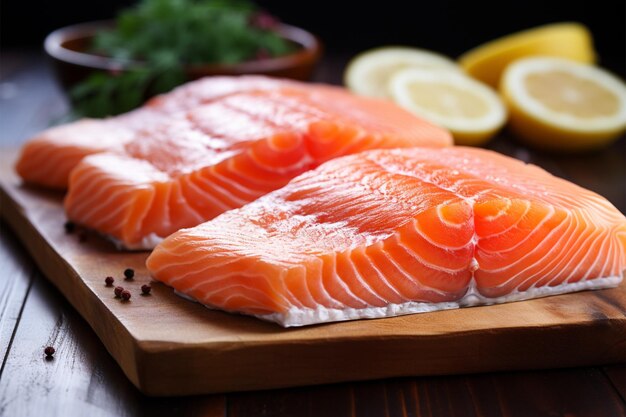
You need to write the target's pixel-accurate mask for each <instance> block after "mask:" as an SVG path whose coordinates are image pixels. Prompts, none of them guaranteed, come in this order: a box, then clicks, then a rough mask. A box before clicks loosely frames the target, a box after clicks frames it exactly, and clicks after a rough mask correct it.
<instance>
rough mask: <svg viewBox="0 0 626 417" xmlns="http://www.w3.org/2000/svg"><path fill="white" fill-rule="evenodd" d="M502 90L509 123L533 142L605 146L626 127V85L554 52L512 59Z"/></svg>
mask: <svg viewBox="0 0 626 417" xmlns="http://www.w3.org/2000/svg"><path fill="white" fill-rule="evenodd" d="M501 92H502V95H503V97H504V99H505V102H506V103H507V105H508V106H509V111H510V127H511V129H512V130H513V131H514V132H515V133H516V134H517V135H518V136H520V138H522V139H524V140H525V141H526V142H528V143H530V144H531V145H535V146H538V147H541V148H545V149H552V150H570V151H576V150H585V149H592V148H598V147H601V146H603V145H605V144H607V143H608V142H610V141H611V140H613V139H615V138H616V137H618V136H619V135H620V134H621V133H623V132H624V131H625V130H626V86H625V84H624V82H623V81H621V80H620V79H618V78H617V77H615V76H613V75H612V74H610V73H608V72H607V71H604V70H602V69H600V68H597V67H594V66H591V65H585V64H580V63H577V62H573V61H569V60H565V59H559V58H552V57H534V58H526V59H522V60H519V61H516V62H515V63H513V64H511V66H509V67H508V68H507V70H506V71H505V73H504V75H503V77H502V84H501Z"/></svg>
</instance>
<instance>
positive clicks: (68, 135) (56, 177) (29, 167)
mask: <svg viewBox="0 0 626 417" xmlns="http://www.w3.org/2000/svg"><path fill="white" fill-rule="evenodd" d="M285 86H289V87H290V88H301V89H310V88H311V87H310V86H309V85H308V84H304V83H298V82H295V81H288V80H279V79H272V78H267V77H261V76H242V77H209V78H204V79H201V80H198V81H194V82H190V83H187V84H185V85H183V86H181V87H178V88H176V89H174V90H173V91H172V92H170V93H168V94H163V95H160V96H157V97H155V98H153V99H151V100H150V101H148V103H146V105H145V106H144V107H141V108H139V109H137V110H133V111H131V112H129V113H126V114H123V115H120V116H117V117H111V118H107V119H82V120H78V121H76V122H72V123H68V124H65V125H62V126H58V127H53V128H50V129H47V130H44V131H43V132H41V133H39V134H37V135H36V136H35V137H34V138H32V139H30V140H29V141H28V142H27V143H26V144H25V145H24V147H23V148H22V153H21V155H20V158H19V160H18V162H17V165H16V170H17V172H18V174H19V175H20V177H22V179H23V180H24V181H26V182H28V183H31V184H36V185H40V186H44V187H49V188H55V189H65V188H67V183H68V178H69V174H70V172H71V171H72V169H74V167H75V166H76V165H78V163H79V162H80V161H81V160H82V159H83V158H84V157H85V156H87V155H91V154H94V153H99V152H104V151H119V150H122V149H123V146H124V144H126V143H127V142H129V141H130V140H131V139H133V137H134V136H135V134H136V132H137V131H139V130H141V129H144V128H147V127H150V126H152V125H154V124H157V123H159V122H161V121H163V120H164V119H167V118H168V117H169V116H171V115H173V114H176V113H178V112H181V111H186V110H190V109H193V108H194V107H197V106H199V105H201V104H203V103H210V102H211V101H213V100H216V99H218V98H221V97H224V96H227V95H229V94H234V93H238V92H242V91H258V90H272V89H276V88H281V87H285ZM317 88H321V87H319V86H317ZM326 88H331V87H326Z"/></svg>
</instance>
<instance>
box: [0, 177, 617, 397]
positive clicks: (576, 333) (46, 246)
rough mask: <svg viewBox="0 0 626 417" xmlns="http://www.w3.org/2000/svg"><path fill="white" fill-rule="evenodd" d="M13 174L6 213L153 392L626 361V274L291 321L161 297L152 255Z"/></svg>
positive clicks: (130, 372)
mask: <svg viewBox="0 0 626 417" xmlns="http://www.w3.org/2000/svg"><path fill="white" fill-rule="evenodd" d="M4 178H6V177H4ZM11 184H14V183H11V182H4V184H3V187H4V189H5V191H6V192H8V193H9V196H8V197H10V200H8V202H9V203H11V201H14V202H15V203H16V204H6V205H5V206H6V209H5V210H4V211H3V213H2V214H3V216H7V217H8V218H9V219H10V220H11V224H12V225H13V226H14V227H15V228H16V230H17V231H18V232H19V233H18V234H19V235H20V239H22V240H23V241H24V242H25V244H26V246H27V247H28V249H29V251H30V252H31V254H32V255H33V256H34V258H35V260H36V261H37V262H38V264H39V265H41V266H42V268H43V270H44V271H45V272H46V274H47V276H48V278H49V279H50V280H51V281H52V282H53V283H54V284H55V285H56V286H57V287H59V289H60V290H61V292H62V293H63V294H64V295H65V296H66V297H67V298H68V299H69V301H70V302H71V303H72V304H73V305H74V306H75V307H76V308H77V309H78V311H79V312H80V313H81V314H82V315H83V316H84V317H85V318H86V319H87V321H88V322H89V323H90V325H91V326H92V327H93V328H94V330H95V331H96V333H97V334H98V336H99V337H100V338H101V340H102V341H103V342H104V344H105V346H106V347H107V349H108V350H109V351H110V352H111V354H112V355H113V356H114V357H115V358H116V360H117V361H118V363H120V365H121V367H122V369H123V370H124V372H125V374H126V375H127V376H128V377H129V378H130V379H131V381H133V382H134V383H135V384H136V385H137V386H138V387H140V389H142V390H144V391H145V392H147V393H150V394H153V395H183V394H194V393H207V392H216V391H217V392H220V391H221V392H223V391H232V390H251V389H259V388H277V387H281V386H295V385H308V384H318V383H325V382H338V381H346V380H358V379H370V378H381V377H389V376H401V375H416V374H417V375H428V374H442V373H462V372H480V371H491V370H504V369H525V368H540V367H554V366H574V365H587V364H598V363H600V364H601V363H607V362H611V361H619V360H623V358H622V356H623V344H622V343H623V340H622V339H623V333H624V332H625V331H626V317H625V316H624V311H625V310H626V307H625V306H626V283H625V284H624V285H622V286H621V287H619V288H617V289H614V290H605V291H597V292H585V293H577V294H568V295H563V296H559V297H551V298H543V299H535V300H530V301H525V302H523V303H507V304H502V305H496V306H490V307H479V308H469V309H462V310H450V311H444V312H438V313H434V314H418V315H410V316H403V317H396V318H390V319H385V320H370V321H358V322H344V323H333V324H328V325H324V326H311V327H308V328H300V329H290V330H284V329H281V328H279V327H277V326H275V325H273V324H270V323H265V322H262V321H259V320H256V319H254V318H248V317H242V316H236V315H229V314H225V313H221V312H217V311H209V310H207V309H205V308H203V307H202V306H200V305H198V304H194V303H190V302H188V301H186V300H184V299H182V298H180V297H177V296H176V295H174V294H173V292H172V291H171V290H170V289H169V288H166V287H165V286H163V285H161V284H155V285H154V294H153V295H152V296H150V297H141V296H138V288H139V287H140V286H141V284H143V283H144V282H149V281H150V278H149V276H148V274H147V272H146V270H145V267H144V260H145V257H146V254H145V253H121V252H118V251H116V250H115V249H114V248H113V247H112V246H111V245H109V244H108V243H106V242H104V241H103V240H101V239H99V238H97V237H96V236H93V237H90V239H89V241H88V242H85V243H82V244H81V243H79V242H78V240H77V239H76V236H68V235H66V234H65V233H64V232H63V229H62V224H63V221H64V215H63V210H62V207H61V205H60V196H59V195H57V194H54V193H49V192H48V193H44V192H38V191H35V190H32V189H28V188H22V187H16V186H15V185H11ZM126 267H132V268H135V270H136V271H137V278H136V279H135V280H134V281H133V282H131V283H123V285H126V286H128V287H129V288H130V289H131V290H132V291H133V292H134V298H133V299H132V300H131V302H129V303H122V302H120V301H119V300H116V299H115V298H114V297H113V295H112V290H111V288H106V287H105V286H104V284H103V279H104V277H105V276H107V275H113V276H116V277H118V279H119V277H120V276H121V272H122V271H123V270H124V268H126ZM598 340H600V341H602V343H598ZM572 346H575V347H576V348H575V349H572ZM372 357H376V358H378V360H377V361H372V360H371V358H372ZM190 364H193V366H190Z"/></svg>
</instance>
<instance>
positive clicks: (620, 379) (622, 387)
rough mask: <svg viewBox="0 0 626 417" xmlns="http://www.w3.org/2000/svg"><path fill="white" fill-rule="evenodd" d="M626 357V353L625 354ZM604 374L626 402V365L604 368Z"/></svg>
mask: <svg viewBox="0 0 626 417" xmlns="http://www.w3.org/2000/svg"><path fill="white" fill-rule="evenodd" d="M624 356H626V352H624ZM602 371H603V372H604V374H605V375H606V376H607V378H609V380H610V381H611V383H612V384H613V387H614V388H615V390H616V391H617V393H618V394H619V395H620V397H622V400H624V401H625V402H626V365H624V364H622V365H607V366H604V367H603V368H602Z"/></svg>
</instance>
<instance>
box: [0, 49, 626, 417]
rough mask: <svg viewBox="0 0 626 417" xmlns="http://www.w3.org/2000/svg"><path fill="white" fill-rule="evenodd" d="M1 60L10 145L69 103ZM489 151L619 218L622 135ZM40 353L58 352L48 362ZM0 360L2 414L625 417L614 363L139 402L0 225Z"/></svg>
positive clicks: (624, 185)
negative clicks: (538, 148)
mask: <svg viewBox="0 0 626 417" xmlns="http://www.w3.org/2000/svg"><path fill="white" fill-rule="evenodd" d="M1 62H2V64H1V65H2V67H1V72H0V135H1V136H0V145H1V146H3V147H11V146H13V147H15V146H17V145H19V144H20V143H21V142H22V141H23V140H25V139H26V138H27V137H28V136H29V135H31V134H33V133H35V132H36V131H38V130H41V129H43V128H45V127H47V126H48V125H49V124H50V123H51V122H53V121H54V120H58V118H60V117H62V116H63V115H64V114H65V113H66V112H67V103H66V101H65V99H64V98H63V95H62V94H61V92H60V91H59V89H58V87H57V86H56V85H55V83H54V80H53V78H52V74H51V73H50V71H49V69H48V67H47V66H46V63H45V61H44V59H43V57H42V56H41V55H40V54H39V53H36V52H23V51H22V52H18V51H9V52H3V54H2V61H1ZM344 64H345V59H343V58H342V57H329V58H328V59H327V60H326V61H325V62H324V63H323V65H322V66H321V67H320V69H319V71H318V74H317V78H318V80H321V81H327V82H334V83H339V82H340V79H341V70H342V68H343V66H344ZM490 146H491V147H492V148H494V149H497V150H499V151H501V152H504V153H507V154H509V155H513V156H516V157H517V158H520V159H524V160H527V161H530V162H533V163H535V164H538V165H540V166H543V167H544V168H546V169H548V170H549V171H551V172H553V173H555V174H557V175H560V176H562V177H566V178H569V179H571V180H572V181H574V182H576V183H578V184H580V185H582V186H584V187H587V188H590V189H592V190H595V191H597V192H599V193H601V194H603V195H604V196H606V197H607V198H608V199H609V200H611V201H612V202H613V204H615V205H616V206H617V207H618V208H619V209H620V210H621V211H622V212H626V138H622V139H621V140H620V141H619V142H617V143H616V144H615V145H613V146H612V147H611V148H609V149H607V150H605V151H602V152H599V153H593V154H588V155H581V156H557V155H545V154H540V153H537V152H533V151H530V150H528V149H526V148H524V147H521V146H519V145H518V144H516V143H515V142H514V141H513V140H511V139H510V138H508V137H507V136H506V134H503V135H502V137H500V138H498V139H497V140H495V141H494V142H492V144H491V145H490ZM0 209H1V206H0ZM625 314H626V312H625ZM625 337H626V335H625ZM47 345H54V346H56V347H57V349H59V348H61V349H62V350H63V351H64V352H65V354H64V355H59V356H57V357H56V358H55V359H54V360H51V361H47V360H45V359H44V356H43V354H42V351H43V347H44V346H47ZM0 351H1V353H2V367H1V369H0V416H6V417H20V416H90V417H91V416H136V415H144V414H145V415H150V416H161V415H163V416H206V417H213V416H225V415H226V416H298V417H299V416H311V417H317V416H329V417H332V416H358V417H364V416H389V417H392V416H403V417H409V416H429V417H431V416H432V417H435V416H458V417H464V416H510V417H516V416H551V417H552V416H571V417H574V416H576V417H584V416H598V417H613V416H626V366H624V365H623V364H621V365H619V364H618V365H615V364H613V365H611V364H606V365H605V366H597V367H589V368H575V369H554V370H533V371H526V372H505V373H492V374H481V375H454V376H441V377H412V378H399V379H389V380H380V381H371V382H358V383H357V382H355V383H343V384H335V385H326V386H313V387H304V388H293V389H282V390H273V391H258V392H246V393H233V394H220V395H208V396H196V397H182V398H150V397H146V396H144V395H142V394H141V393H139V392H138V391H137V390H136V389H135V388H134V387H133V386H132V385H131V383H130V382H129V381H128V380H127V379H126V377H125V376H124V375H123V374H122V372H121V370H120V369H119V367H118V365H117V364H116V363H115V361H114V360H113V359H112V358H111V357H110V356H109V354H108V353H107V351H106V350H105V349H104V347H103V346H102V344H101V343H100V341H99V340H98V338H97V337H96V335H95V334H94V333H93V331H92V330H91V329H90V328H89V326H88V325H87V324H86V323H85V321H84V320H83V319H82V318H81V317H80V316H79V315H78V313H77V312H76V311H75V310H74V309H73V308H72V307H71V306H70V305H69V304H68V303H67V301H65V300H64V299H63V297H62V296H61V295H60V293H59V292H58V291H57V290H56V289H55V288H54V287H52V285H51V284H49V283H48V282H47V281H46V279H45V278H43V277H42V275H41V274H40V272H39V271H38V270H37V268H36V267H35V266H34V265H33V262H32V260H31V259H30V258H29V256H28V255H27V254H26V252H25V251H24V249H23V248H22V246H21V245H20V243H19V242H18V241H17V240H16V238H15V236H14V235H13V233H12V231H11V230H10V229H9V228H8V226H7V225H6V224H2V225H1V226H0ZM68 353H69V354H68ZM624 360H625V361H626V352H624Z"/></svg>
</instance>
